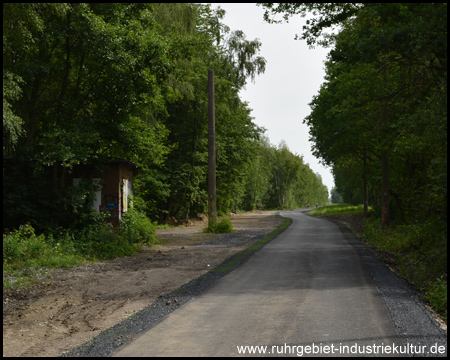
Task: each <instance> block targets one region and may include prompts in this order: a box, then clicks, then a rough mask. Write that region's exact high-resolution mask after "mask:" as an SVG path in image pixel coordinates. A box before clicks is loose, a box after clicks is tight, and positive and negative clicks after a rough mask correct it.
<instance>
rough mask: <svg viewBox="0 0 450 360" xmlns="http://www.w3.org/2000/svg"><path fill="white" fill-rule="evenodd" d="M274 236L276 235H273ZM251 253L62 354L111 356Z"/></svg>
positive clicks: (221, 240) (234, 237)
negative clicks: (225, 268) (223, 269)
mask: <svg viewBox="0 0 450 360" xmlns="http://www.w3.org/2000/svg"><path fill="white" fill-rule="evenodd" d="M266 235H267V233H264V232H255V231H244V232H239V233H230V234H224V235H221V236H219V237H217V238H215V239H214V240H211V241H207V242H205V243H202V244H196V245H192V246H219V247H235V246H245V245H250V244H252V243H254V242H256V241H259V240H262V239H264V237H265V236H266ZM272 240H273V239H272ZM237 255H239V254H236V255H234V256H232V257H231V258H230V259H227V260H225V261H224V262H223V263H222V264H221V265H219V266H218V267H217V268H219V267H222V266H223V265H225V264H227V263H229V262H230V261H233V258H235V256H237ZM250 256H251V254H248V255H246V256H245V257H244V258H243V259H241V260H240V261H239V262H237V263H236V264H234V265H233V266H231V267H230V268H228V269H227V270H225V271H220V272H214V271H210V272H208V273H206V274H204V275H202V276H200V277H198V278H196V279H194V280H192V281H190V282H189V283H187V284H185V285H183V286H181V287H180V288H178V289H176V290H174V291H172V292H170V293H168V294H165V295H163V296H161V297H159V298H158V300H157V301H155V302H154V303H153V304H152V305H150V306H148V307H146V308H145V309H143V310H141V311H140V312H138V313H136V314H134V315H132V316H131V317H129V318H128V319H126V320H124V321H122V322H121V323H119V324H116V325H115V326H113V327H112V328H110V329H108V330H105V331H103V332H102V333H100V334H99V335H98V336H97V337H95V338H94V339H92V340H90V341H88V342H87V343H85V344H83V345H81V346H79V347H76V348H74V349H72V350H71V351H70V352H66V353H64V354H63V355H62V357H96V356H102V357H104V356H108V355H110V354H111V353H112V352H113V351H114V350H116V349H118V348H119V347H120V346H122V345H124V344H126V343H127V342H128V341H130V340H133V339H134V338H135V337H136V336H137V335H139V334H140V333H142V332H143V331H145V330H147V329H149V328H151V327H153V326H155V325H156V324H158V323H159V322H160V321H161V320H162V319H163V318H164V317H165V316H167V315H169V314H170V313H171V312H172V311H174V310H176V309H178V308H179V307H180V306H182V305H184V304H186V303H187V302H188V301H190V300H191V299H192V298H194V297H195V296H198V295H200V294H201V293H203V292H204V291H205V290H207V289H208V288H210V287H211V286H213V285H214V284H215V283H216V282H217V281H218V280H220V279H221V278H222V277H224V276H225V275H227V274H229V273H230V272H231V271H233V270H234V269H235V268H236V267H237V266H239V265H240V264H242V263H243V262H244V261H245V260H247V259H248V258H249V257H250Z"/></svg>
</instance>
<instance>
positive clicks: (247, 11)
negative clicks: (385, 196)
mask: <svg viewBox="0 0 450 360" xmlns="http://www.w3.org/2000/svg"><path fill="white" fill-rule="evenodd" d="M218 6H220V7H221V8H222V9H224V10H225V11H226V15H225V18H224V19H223V20H222V22H223V23H224V24H226V25H228V26H229V27H230V30H231V31H233V30H242V31H243V32H244V34H245V35H246V38H247V40H254V39H255V38H258V39H259V40H260V41H261V43H262V46H261V49H260V53H259V55H260V56H263V57H264V58H265V59H266V61H267V64H266V71H265V73H264V74H262V75H259V76H257V77H256V79H255V83H251V82H249V83H248V84H247V86H246V89H244V90H243V91H241V93H240V95H241V99H242V100H243V101H246V102H248V103H249V107H250V108H251V109H253V111H252V114H251V116H252V117H254V122H255V123H256V124H257V125H259V126H262V127H264V128H266V129H267V131H266V136H268V137H269V139H270V142H271V143H272V144H273V145H278V144H279V143H280V141H281V140H285V141H286V143H287V145H288V147H289V149H290V150H291V152H292V153H295V154H297V155H302V156H303V159H304V162H305V163H308V164H309V166H310V168H311V169H312V170H313V171H314V172H315V173H319V174H320V175H321V177H322V181H323V183H324V185H326V186H327V187H328V191H330V190H331V189H332V188H333V187H334V180H333V176H332V174H331V171H330V168H325V167H324V166H322V165H321V164H319V160H318V159H317V158H315V157H314V156H313V155H312V153H311V143H310V142H309V141H308V139H309V127H308V126H307V125H304V124H303V123H302V121H303V119H304V118H305V117H306V116H307V115H309V113H310V111H311V109H310V107H309V105H308V104H309V103H310V102H311V100H312V97H313V96H314V95H317V93H318V91H319V88H320V85H321V84H322V83H323V82H324V75H325V70H324V60H325V59H326V55H327V54H328V52H329V49H324V48H321V47H316V48H315V49H309V47H308V45H307V44H306V41H304V40H294V36H295V34H299V35H300V34H301V31H302V25H303V24H304V22H305V19H304V18H301V17H300V16H295V17H293V18H291V19H290V21H289V23H284V24H269V23H267V22H265V21H264V20H263V14H264V11H265V9H264V8H262V7H260V6H256V4H246V3H244V4H243V3H216V4H212V8H213V9H216V8H217V7H218ZM278 19H281V17H279V18H278Z"/></svg>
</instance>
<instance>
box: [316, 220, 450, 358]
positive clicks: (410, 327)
mask: <svg viewBox="0 0 450 360" xmlns="http://www.w3.org/2000/svg"><path fill="white" fill-rule="evenodd" d="M308 216H312V215H308ZM322 219H323V220H327V221H330V222H332V223H334V224H336V225H337V226H338V227H339V229H340V230H341V232H342V234H343V236H344V238H345V239H346V240H347V241H348V242H349V244H350V245H352V246H353V247H354V248H355V250H356V252H357V253H358V255H359V256H360V257H361V260H362V263H363V265H364V267H365V268H366V270H367V271H368V273H369V274H370V276H371V278H372V280H373V282H374V284H375V286H376V288H377V289H378V291H379V292H380V294H381V296H382V298H383V301H384V302H385V304H386V306H387V308H388V311H389V315H390V317H391V319H392V321H393V322H394V324H395V326H396V328H397V331H398V334H399V335H400V337H401V338H402V340H403V342H404V343H405V344H406V345H408V346H414V347H415V348H416V349H418V348H419V346H426V347H427V349H430V348H431V346H435V345H436V344H437V345H438V346H445V353H443V354H432V353H428V354H426V353H425V354H421V356H423V357H436V356H439V357H447V333H446V332H445V331H444V330H443V329H442V328H441V326H440V324H439V323H438V322H437V321H436V319H435V318H434V316H433V315H432V314H431V312H430V311H429V310H428V309H427V308H426V306H425V304H424V303H423V301H422V300H421V299H420V298H419V297H418V296H417V295H416V294H415V293H414V291H413V290H412V289H411V288H410V286H409V285H408V284H407V283H406V282H404V281H403V279H402V278H401V277H399V276H398V275H397V274H396V273H395V272H393V271H392V270H391V269H389V267H388V266H387V265H386V264H385V263H384V262H383V261H382V260H380V259H379V258H378V257H377V256H376V254H375V253H374V252H373V251H372V250H371V249H370V248H369V247H368V246H367V245H366V244H364V243H363V242H362V241H361V240H360V239H359V238H358V237H357V236H356V235H355V233H354V232H353V231H352V230H351V229H349V228H348V227H347V226H345V225H344V224H342V223H340V222H338V221H336V220H332V219H327V218H322ZM418 334H419V335H418Z"/></svg>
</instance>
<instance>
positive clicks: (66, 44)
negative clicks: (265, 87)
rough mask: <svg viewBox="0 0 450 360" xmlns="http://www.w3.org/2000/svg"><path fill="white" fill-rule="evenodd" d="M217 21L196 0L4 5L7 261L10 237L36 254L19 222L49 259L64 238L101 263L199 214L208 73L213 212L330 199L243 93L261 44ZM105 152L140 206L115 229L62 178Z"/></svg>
mask: <svg viewBox="0 0 450 360" xmlns="http://www.w3.org/2000/svg"><path fill="white" fill-rule="evenodd" d="M223 16H224V11H223V10H221V9H218V10H212V9H211V7H210V6H209V5H204V4H188V3H156V4H153V3H152V4H149V3H126V4H123V3H122V4H118V3H102V4H94V3H89V4H86V3H81V4H80V3H70V4H69V3H62V4H49V3H17V4H16V3H5V4H3V109H4V112H3V143H4V146H3V226H4V229H10V230H11V232H10V233H8V235H5V236H7V240H6V243H7V244H8V245H7V247H6V248H5V247H4V251H6V255H7V259H10V260H8V264H12V263H17V264H18V263H20V261H21V260H20V261H19V258H17V257H16V256H15V255H12V254H14V251H13V250H11V249H14V246H13V244H14V242H17V246H18V247H17V249H19V248H20V249H22V250H20V251H23V252H25V253H26V252H27V251H28V250H23V249H28V248H29V246H28V245H27V243H26V241H25V242H24V241H22V240H20V241H19V239H23V237H24V236H25V235H24V234H25V233H24V232H23V231H22V232H21V233H20V234H21V235H20V236H19V235H18V234H16V233H15V232H14V230H12V229H18V228H19V227H21V226H23V224H31V226H32V229H33V234H34V231H35V232H36V234H38V235H36V236H35V235H32V234H29V237H30V241H31V242H32V244H34V245H30V246H31V247H30V249H31V248H33V249H34V248H35V247H39V246H44V245H45V244H47V246H48V248H46V247H43V248H42V249H41V250H42V252H45V253H46V252H48V253H49V254H50V253H52V252H53V251H54V249H55V248H54V246H56V245H55V244H60V245H61V244H67V246H66V245H64V246H66V248H67V249H69V248H70V249H72V247H73V249H75V250H74V251H75V254H76V255H77V256H81V257H87V258H95V257H97V258H105V257H112V256H119V255H124V254H129V253H131V252H132V251H134V250H135V249H136V247H137V245H138V244H141V243H152V242H153V241H154V233H155V230H154V229H155V222H159V223H163V222H165V221H166V220H168V219H173V218H176V219H178V220H182V219H186V218H188V217H190V216H196V215H197V213H204V212H205V210H206V207H207V162H208V148H207V130H208V129H207V124H208V121H207V120H208V119H207V116H208V111H207V107H208V87H207V84H208V70H209V69H214V74H215V105H216V111H215V113H216V151H217V154H216V157H217V205H218V210H219V211H221V212H222V213H224V214H225V213H227V212H230V211H238V210H252V209H254V208H292V207H297V206H302V205H304V204H305V203H306V202H309V203H315V202H321V203H322V202H323V203H324V202H326V198H327V190H326V188H325V187H324V186H323V184H322V182H321V179H320V177H318V176H317V175H316V174H314V173H313V172H312V171H311V169H310V168H309V166H308V165H307V164H304V163H303V160H302V158H301V156H298V155H295V154H292V153H291V152H290V151H289V149H288V148H287V146H286V145H285V144H280V146H279V147H274V146H272V145H270V144H269V142H268V141H267V140H266V139H265V138H264V137H263V134H264V131H265V130H264V129H262V128H260V127H258V126H257V125H256V124H255V123H254V122H253V121H252V120H253V119H252V117H251V115H250V114H251V109H250V108H249V106H248V104H247V103H245V102H243V101H242V100H241V99H240V97H239V91H240V90H241V89H242V88H243V87H244V86H245V85H246V83H247V81H248V80H250V81H254V80H255V78H256V76H257V75H259V74H261V73H263V72H264V69H265V65H266V61H265V59H264V58H262V57H261V56H259V55H258V54H259V50H260V48H261V45H262V44H261V42H260V41H259V40H257V39H255V40H248V39H247V38H246V36H245V34H244V33H243V32H242V31H239V30H236V31H230V29H229V28H228V27H227V26H226V25H225V24H223V23H222V22H221V20H222V18H223ZM111 159H123V160H126V161H129V162H132V163H134V164H135V165H136V166H137V169H136V172H135V177H134V180H135V181H134V188H133V195H134V198H133V204H134V208H135V210H131V211H128V212H127V213H125V214H123V215H124V216H123V217H122V219H121V225H120V227H119V228H118V229H111V227H110V225H108V224H107V221H105V216H106V215H104V214H99V213H98V212H95V211H91V205H92V204H93V201H94V193H95V190H96V189H95V186H94V185H93V183H92V181H86V182H85V183H84V182H83V183H82V184H81V185H79V186H78V187H77V188H75V187H72V186H68V185H67V184H66V182H67V181H66V180H67V178H68V176H69V174H71V173H72V172H73V170H74V166H76V165H78V164H80V165H89V166H91V167H92V168H93V169H97V170H100V171H101V170H102V169H104V167H105V164H107V163H108V161H109V160H111ZM75 198H78V199H80V201H79V202H74V201H73V199H75ZM83 199H84V200H83ZM82 200H83V201H82ZM27 226H28V225H27ZM223 226H224V229H222V230H221V231H225V230H227V229H226V227H227V224H223ZM228 230H229V229H228ZM4 232H5V231H4ZM20 244H22V245H23V246H22V245H20ZM8 249H9V250H8ZM18 251H19V250H18ZM20 251H19V252H20ZM30 251H31V250H30ZM33 251H34V250H33ZM30 256H31V255H30ZM13 259H14V260H13ZM43 266H45V265H43Z"/></svg>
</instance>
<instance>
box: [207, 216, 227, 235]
mask: <svg viewBox="0 0 450 360" xmlns="http://www.w3.org/2000/svg"><path fill="white" fill-rule="evenodd" d="M203 232H205V233H213V234H227V233H232V232H234V230H233V224H232V223H231V221H230V220H228V219H223V220H222V221H220V222H218V223H216V224H212V225H211V224H210V225H209V226H208V227H207V228H206V229H205V230H203Z"/></svg>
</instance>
